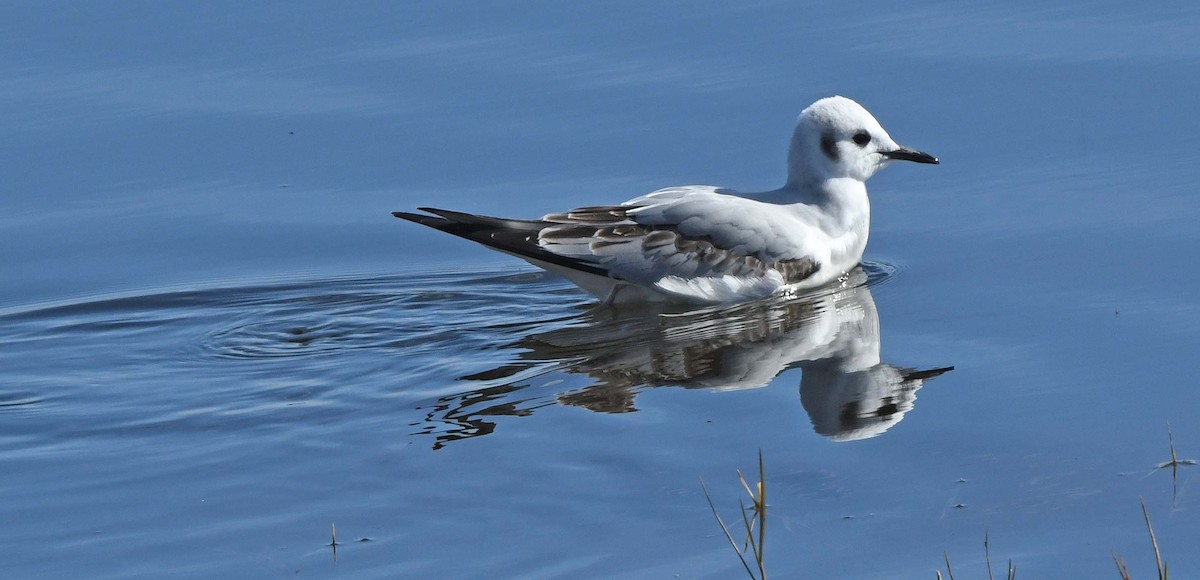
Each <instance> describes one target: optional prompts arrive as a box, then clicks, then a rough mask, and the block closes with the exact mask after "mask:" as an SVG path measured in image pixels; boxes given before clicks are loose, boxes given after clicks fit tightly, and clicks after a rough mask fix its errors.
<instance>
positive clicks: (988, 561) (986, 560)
mask: <svg viewBox="0 0 1200 580" xmlns="http://www.w3.org/2000/svg"><path fill="white" fill-rule="evenodd" d="M983 561H984V563H986V564H987V571H988V580H996V579H995V578H993V577H992V553H991V551H990V550H988V533H987V532H986V531H985V532H983Z"/></svg>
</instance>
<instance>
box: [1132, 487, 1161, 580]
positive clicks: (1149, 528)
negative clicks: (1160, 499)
mask: <svg viewBox="0 0 1200 580" xmlns="http://www.w3.org/2000/svg"><path fill="white" fill-rule="evenodd" d="M1138 500H1139V501H1141V502H1142V516H1144V517H1145V518H1146V530H1147V531H1149V532H1150V545H1151V546H1154V564H1155V565H1156V566H1157V567H1158V580H1167V566H1166V564H1163V561H1162V553H1160V552H1159V551H1158V538H1156V537H1154V526H1152V525H1150V512H1149V511H1147V510H1146V500H1145V499H1143V498H1140V497H1139V498H1138Z"/></svg>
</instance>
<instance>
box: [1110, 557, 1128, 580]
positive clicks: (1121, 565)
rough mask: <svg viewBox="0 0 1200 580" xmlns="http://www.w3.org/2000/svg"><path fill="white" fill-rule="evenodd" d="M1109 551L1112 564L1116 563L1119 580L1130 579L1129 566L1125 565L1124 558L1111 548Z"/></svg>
mask: <svg viewBox="0 0 1200 580" xmlns="http://www.w3.org/2000/svg"><path fill="white" fill-rule="evenodd" d="M1109 553H1111V554H1112V559H1113V564H1116V565H1117V574H1120V575H1121V580H1130V578H1129V568H1126V567H1125V559H1124V558H1122V557H1120V556H1118V555H1117V553H1116V552H1113V551H1112V550H1109Z"/></svg>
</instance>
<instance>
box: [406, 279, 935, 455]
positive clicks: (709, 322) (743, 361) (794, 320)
mask: <svg viewBox="0 0 1200 580" xmlns="http://www.w3.org/2000/svg"><path fill="white" fill-rule="evenodd" d="M867 278H868V277H867V274H866V273H864V272H863V271H862V270H861V269H855V270H854V271H853V272H851V274H850V275H849V276H848V277H847V279H846V280H845V281H843V283H842V284H841V285H840V286H839V287H837V288H836V289H833V290H828V289H826V290H825V291H823V292H821V293H819V294H815V295H810V296H802V297H789V298H778V299H772V300H768V301H759V302H754V303H749V304H742V305H738V306H736V307H724V308H711V309H703V310H692V311H684V312H670V311H664V310H662V309H655V310H647V309H644V308H643V309H637V310H630V309H626V308H623V309H620V310H617V309H612V308H602V309H597V310H595V311H592V312H589V313H588V314H587V315H585V316H584V317H583V320H581V321H580V322H581V323H580V324H575V325H570V326H566V327H563V328H558V329H555V330H551V331H548V332H541V333H534V334H530V335H528V336H525V337H523V338H522V339H520V340H519V341H518V343H517V344H516V345H514V346H518V347H520V348H521V349H522V352H521V354H520V356H521V358H522V359H523V361H524V362H525V363H526V364H517V365H510V366H507V367H501V368H498V369H494V370H492V371H487V372H485V373H479V374H477V375H472V376H470V377H463V378H464V379H468V380H491V381H493V384H495V383H494V380H495V379H498V378H501V379H502V378H505V377H509V376H512V377H515V376H518V375H520V374H522V372H521V371H522V370H525V369H530V368H532V367H534V366H536V365H539V364H546V363H556V364H554V370H556V371H558V372H568V373H574V374H582V375H587V376H588V377H590V379H591V380H592V381H593V383H592V384H591V385H590V386H588V387H585V388H582V389H576V390H572V391H568V392H563V393H558V394H557V395H555V397H554V400H555V401H556V402H557V403H559V404H563V405H571V406H577V407H582V408H586V409H590V410H592V411H596V412H602V413H628V412H633V411H636V410H637V407H636V405H635V399H636V396H637V393H638V391H639V390H641V389H643V388H647V387H657V386H678V387H684V388H700V389H719V390H739V389H751V388H757V387H762V386H766V385H767V384H769V383H770V382H771V380H772V379H774V378H775V377H776V376H777V375H779V373H781V372H783V371H785V370H787V369H790V368H799V369H801V381H800V401H801V404H802V405H803V407H804V409H805V411H806V412H807V413H808V415H809V417H810V419H811V420H812V425H813V429H814V430H815V431H816V432H817V433H818V434H820V435H822V436H824V437H827V438H829V439H832V440H835V441H850V440H856V439H866V438H870V437H875V436H877V435H880V434H882V433H884V432H885V431H887V430H888V429H890V428H892V427H893V426H895V425H896V424H897V423H899V422H900V421H901V420H902V419H903V418H904V416H905V414H906V413H908V412H909V411H911V410H912V408H913V404H914V402H915V400H916V392H917V390H918V389H920V388H921V386H922V384H923V382H924V381H925V380H926V379H929V378H933V377H936V376H938V375H940V374H942V373H945V372H947V371H949V370H951V369H952V368H953V367H946V368H939V369H932V370H926V371H917V370H913V369H907V368H901V367H895V366H892V365H890V364H887V363H884V362H882V361H881V360H880V357H879V347H880V344H879V315H878V312H877V311H876V309H875V301H874V300H873V299H872V297H871V291H870V289H869V288H868V285H867ZM506 387H508V388H509V389H522V388H523V387H524V386H521V385H518V382H517V381H513V382H512V383H508V384H507V385H506ZM496 388H497V387H495V386H491V387H488V388H485V389H479V390H476V391H472V392H470V393H465V394H461V395H455V396H451V397H445V398H443V399H442V400H439V401H438V404H437V405H435V406H434V407H433V409H434V411H435V412H431V413H429V414H428V415H427V416H426V422H427V423H426V425H425V427H426V429H425V430H424V432H426V433H430V434H436V435H437V437H438V441H437V442H436V443H435V448H439V447H441V446H442V445H444V444H445V443H447V442H448V441H451V440H455V439H462V438H466V437H472V436H478V435H483V434H486V433H490V432H491V431H492V430H493V429H494V428H495V424H494V422H492V421H489V419H490V418H492V417H493V416H495V415H524V414H529V413H531V412H532V411H533V410H534V409H535V408H537V407H540V406H544V405H546V404H547V403H549V401H547V400H546V399H545V398H542V397H533V396H529V397H521V396H520V395H517V397H516V398H513V399H509V404H504V405H499V406H497V405H496V404H495V403H497V401H496V400H495V398H493V397H484V398H485V399H487V400H488V401H489V402H490V403H491V404H490V405H479V404H478V403H479V402H480V397H481V396H482V395H484V394H485V393H494V392H495V389H496ZM513 394H515V393H513ZM539 399H540V400H539ZM499 409H503V411H504V412H502V413H494V412H493V411H496V410H499ZM430 422H432V423H441V425H442V428H437V427H433V426H431V425H429V423H430Z"/></svg>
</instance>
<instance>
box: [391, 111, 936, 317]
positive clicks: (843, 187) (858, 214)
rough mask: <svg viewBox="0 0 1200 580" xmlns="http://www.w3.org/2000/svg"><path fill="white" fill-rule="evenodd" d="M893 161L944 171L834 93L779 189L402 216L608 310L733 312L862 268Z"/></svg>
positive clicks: (665, 193) (813, 118) (810, 118)
mask: <svg viewBox="0 0 1200 580" xmlns="http://www.w3.org/2000/svg"><path fill="white" fill-rule="evenodd" d="M892 161H914V162H917V163H932V164H936V163H938V159H937V158H936V157H934V156H932V155H930V154H928V153H924V152H921V151H917V150H915V149H910V148H908V147H903V146H901V145H899V144H897V143H896V142H895V141H894V140H893V139H892V137H891V136H890V135H888V133H887V131H884V129H883V127H882V126H880V124H879V122H878V121H876V120H875V117H873V116H872V115H871V113H869V112H867V110H866V109H865V108H863V107H862V105H859V104H858V103H856V102H854V101H853V100H851V99H848V98H845V97H839V96H834V97H827V98H824V99H820V100H818V101H816V102H815V103H813V104H812V105H809V106H808V107H807V108H805V109H804V110H803V111H801V113H800V118H799V120H798V121H797V122H796V128H795V130H794V131H793V133H792V139H791V145H790V147H789V149H788V158H787V170H788V176H787V183H785V184H784V185H783V187H780V188H778V189H773V190H770V191H763V192H738V191H735V190H731V189H726V188H720V187H713V186H709V185H687V186H681V187H668V188H666V189H660V190H658V191H654V192H652V193H648V194H646V195H643V196H641V197H636V198H634V199H631V200H629V201H625V202H623V203H620V204H618V205H597V206H586V207H579V208H576V209H572V210H569V211H565V212H560V213H551V214H547V215H545V216H543V217H542V218H541V219H535V220H521V219H507V218H497V217H490V216H484V215H475V214H469V213H462V212H457V211H450V210H445V209H437V208H430V207H421V208H418V209H419V210H420V211H423V212H426V214H432V215H424V214H416V213H409V212H400V211H398V212H393V213H392V215H394V216H396V217H398V218H402V219H406V220H409V221H412V222H416V223H419V224H422V225H426V226H429V227H432V228H435V229H438V230H441V231H443V232H446V233H449V234H453V235H455V236H459V237H461V238H465V239H468V240H471V241H474V242H478V243H480V244H483V245H484V246H487V247H489V248H492V249H494V250H498V251H500V252H504V253H506V254H511V255H513V256H516V257H518V258H521V259H523V260H525V261H527V262H529V263H531V264H533V265H534V266H537V267H539V268H542V269H545V270H548V271H550V272H552V273H555V274H557V275H559V276H562V277H563V278H566V279H567V280H569V281H571V282H573V283H575V284H576V285H578V286H579V287H581V288H583V289H584V290H586V291H588V292H590V293H591V294H593V295H595V296H596V297H597V298H599V299H601V300H603V301H604V302H606V303H628V302H683V303H695V304H723V303H734V302H743V301H748V300H754V299H758V298H764V297H767V296H771V295H775V294H785V293H795V292H798V291H803V290H808V289H813V288H817V287H820V286H823V285H825V284H829V283H831V282H833V281H836V280H838V279H839V278H840V277H843V276H844V275H845V274H846V273H847V272H849V271H850V270H851V269H852V268H854V267H855V266H857V265H858V264H859V263H860V262H861V261H862V255H863V250H864V249H865V248H866V245H867V236H868V234H869V232H870V225H871V203H870V200H869V199H868V198H867V187H866V181H867V179H869V178H870V177H871V176H872V175H874V174H875V173H876V172H877V171H879V170H880V169H882V168H884V167H885V166H887V165H888V164H889V163H891V162H892Z"/></svg>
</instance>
